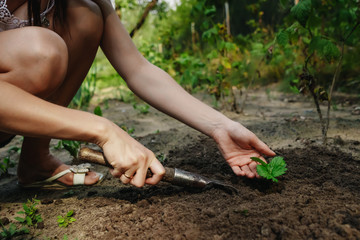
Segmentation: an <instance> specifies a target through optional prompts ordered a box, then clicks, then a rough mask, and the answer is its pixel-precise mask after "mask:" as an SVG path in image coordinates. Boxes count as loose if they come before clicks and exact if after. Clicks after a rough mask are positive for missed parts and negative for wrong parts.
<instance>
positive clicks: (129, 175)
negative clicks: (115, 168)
mask: <svg viewBox="0 0 360 240" xmlns="http://www.w3.org/2000/svg"><path fill="white" fill-rule="evenodd" d="M135 173H136V169H128V170H127V171H125V172H123V173H122V174H121V176H120V180H121V182H122V183H124V184H128V183H130V182H131V180H132V179H133V178H134V175H135Z"/></svg>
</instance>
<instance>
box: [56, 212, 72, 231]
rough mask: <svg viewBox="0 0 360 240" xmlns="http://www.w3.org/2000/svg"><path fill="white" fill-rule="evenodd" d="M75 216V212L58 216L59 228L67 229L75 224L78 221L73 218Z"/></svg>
mask: <svg viewBox="0 0 360 240" xmlns="http://www.w3.org/2000/svg"><path fill="white" fill-rule="evenodd" d="M73 215H74V211H73V210H70V211H69V212H67V214H66V215H65V216H57V222H58V223H59V227H64V228H66V227H67V226H69V224H70V223H72V222H75V221H76V219H75V218H73V217H72V216H73Z"/></svg>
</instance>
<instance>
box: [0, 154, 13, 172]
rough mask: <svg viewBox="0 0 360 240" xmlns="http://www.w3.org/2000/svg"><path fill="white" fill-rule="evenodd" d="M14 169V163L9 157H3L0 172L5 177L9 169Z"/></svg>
mask: <svg viewBox="0 0 360 240" xmlns="http://www.w3.org/2000/svg"><path fill="white" fill-rule="evenodd" d="M12 167H15V163H14V162H12V161H11V160H10V157H5V158H4V159H3V160H2V161H1V162H0V172H2V173H3V174H5V175H7V174H9V168H12Z"/></svg>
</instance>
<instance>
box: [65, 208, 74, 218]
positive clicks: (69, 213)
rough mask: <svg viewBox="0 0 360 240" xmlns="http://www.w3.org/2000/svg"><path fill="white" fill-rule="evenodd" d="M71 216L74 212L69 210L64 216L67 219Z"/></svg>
mask: <svg viewBox="0 0 360 240" xmlns="http://www.w3.org/2000/svg"><path fill="white" fill-rule="evenodd" d="M73 214H74V211H73V210H70V211H69V212H68V213H67V214H66V216H67V217H71V216H72V215H73Z"/></svg>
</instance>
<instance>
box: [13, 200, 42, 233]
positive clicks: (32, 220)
mask: <svg viewBox="0 0 360 240" xmlns="http://www.w3.org/2000/svg"><path fill="white" fill-rule="evenodd" d="M39 202H40V200H37V199H35V198H33V199H32V200H29V199H28V201H27V203H23V209H24V211H19V212H17V213H18V214H25V217H23V218H22V217H15V219H16V220H17V221H19V222H20V223H22V224H26V225H28V226H29V227H31V226H37V224H38V223H40V222H42V221H43V219H42V218H41V215H40V214H38V208H37V207H36V206H37V205H38V204H39Z"/></svg>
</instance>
